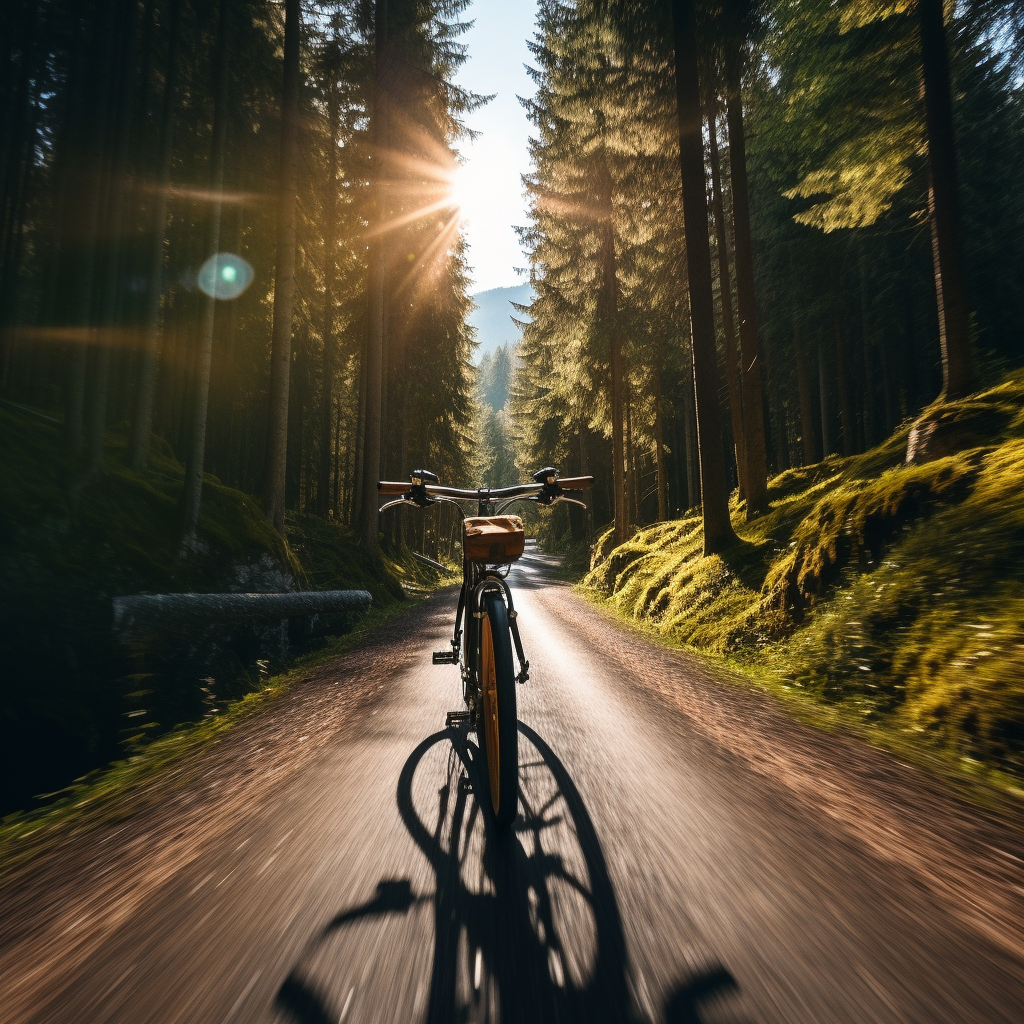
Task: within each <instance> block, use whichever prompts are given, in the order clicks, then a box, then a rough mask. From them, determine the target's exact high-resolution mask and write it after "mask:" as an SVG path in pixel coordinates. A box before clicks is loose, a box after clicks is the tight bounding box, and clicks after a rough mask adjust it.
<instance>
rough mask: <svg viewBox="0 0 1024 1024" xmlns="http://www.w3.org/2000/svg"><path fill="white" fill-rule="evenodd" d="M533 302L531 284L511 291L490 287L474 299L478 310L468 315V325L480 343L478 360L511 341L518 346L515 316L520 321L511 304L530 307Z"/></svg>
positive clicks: (478, 293) (519, 285)
mask: <svg viewBox="0 0 1024 1024" xmlns="http://www.w3.org/2000/svg"><path fill="white" fill-rule="evenodd" d="M532 299H533V287H532V286H531V285H530V284H518V285H514V286H513V287H511V288H489V289H488V290H487V291H485V292H477V293H476V295H474V296H473V301H474V302H475V303H476V307H477V308H476V309H474V310H473V312H472V313H470V314H469V322H470V323H471V324H472V325H473V326H474V327H475V328H476V340H477V341H478V342H479V343H480V345H479V347H478V348H477V350H476V356H475V361H476V362H479V361H480V360H481V359H482V358H483V357H484V356H485V355H487V354H489V353H491V352H493V351H494V350H495V349H496V348H498V347H500V346H501V345H505V344H507V343H509V342H511V343H512V344H517V343H518V341H519V328H518V327H516V325H515V324H514V323H512V317H513V316H516V317H517V319H521V318H520V317H519V314H518V313H516V311H515V309H513V308H512V305H511V303H513V302H519V303H522V304H523V305H524V306H525V305H529V303H530V301H531V300H532Z"/></svg>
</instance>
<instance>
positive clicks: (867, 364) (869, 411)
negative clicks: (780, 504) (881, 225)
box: [860, 253, 875, 450]
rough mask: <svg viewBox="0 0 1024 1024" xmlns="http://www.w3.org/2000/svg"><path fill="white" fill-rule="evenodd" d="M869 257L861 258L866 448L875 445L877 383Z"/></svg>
mask: <svg viewBox="0 0 1024 1024" xmlns="http://www.w3.org/2000/svg"><path fill="white" fill-rule="evenodd" d="M867 277H868V271H867V257H866V256H865V255H864V254H863V253H861V257H860V322H861V341H862V343H863V345H864V448H865V450H867V449H868V448H873V447H874V445H875V382H874V380H873V377H874V374H873V373H872V368H871V325H870V323H869V305H868V285H867Z"/></svg>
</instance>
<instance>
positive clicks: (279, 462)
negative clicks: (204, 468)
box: [263, 0, 299, 533]
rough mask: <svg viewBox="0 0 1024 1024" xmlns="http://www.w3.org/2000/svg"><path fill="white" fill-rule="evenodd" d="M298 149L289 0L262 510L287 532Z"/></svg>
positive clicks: (295, 15) (295, 38) (295, 42)
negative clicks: (286, 493)
mask: <svg viewBox="0 0 1024 1024" xmlns="http://www.w3.org/2000/svg"><path fill="white" fill-rule="evenodd" d="M298 151H299V0H285V15H284V94H283V98H282V104H281V163H280V168H281V169H280V176H279V180H278V200H277V261H276V264H275V274H274V327H273V335H272V341H271V350H270V408H269V414H268V416H267V447H266V456H265V458H264V465H263V479H264V482H263V508H264V511H265V512H266V514H267V518H268V519H269V520H270V521H271V523H272V524H273V526H274V529H276V530H277V531H278V533H284V492H285V468H286V465H287V458H288V391H289V376H290V370H291V359H292V302H293V299H294V295H295V241H296V238H295V205H296V191H297V164H298Z"/></svg>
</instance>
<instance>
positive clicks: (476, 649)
mask: <svg viewBox="0 0 1024 1024" xmlns="http://www.w3.org/2000/svg"><path fill="white" fill-rule="evenodd" d="M593 483H594V478H593V477H591V476H580V477H571V478H568V477H567V478H565V479H562V480H560V479H559V476H558V470H557V469H554V468H553V467H551V466H548V467H546V468H544V469H541V470H538V471H537V472H536V473H534V474H533V483H529V484H518V485H516V486H514V487H499V488H488V487H482V488H478V489H476V490H466V489H462V488H457V487H443V486H441V484H440V482H439V480H438V478H437V476H436V474H434V473H431V472H430V471H429V470H416V471H415V472H413V473H412V475H411V482H410V483H405V482H396V481H387V480H382V481H380V482H379V483H378V484H377V491H378V493H379V494H382V495H394V494H398V495H401V497H399V498H396V499H395V500H394V501H389V502H387V503H386V504H384V505H382V506H381V508H380V511H381V512H384V511H386V510H387V509H389V508H393V507H395V506H396V505H415V506H417V507H418V508H428V507H429V506H431V505H435V504H437V503H439V502H447V503H449V504H452V505H454V506H455V507H456V508H458V509H459V512H460V514H461V515H462V552H463V558H462V590H461V591H460V593H459V604H458V609H457V610H456V613H455V629H454V633H453V635H452V640H451V650H450V651H436V652H435V653H434V655H433V659H432V660H433V663H434V664H435V665H459V666H460V668H461V673H462V685H463V699H464V701H465V704H466V708H465V710H464V711H450V712H448V715H447V718H446V721H445V724H446V727H448V728H452V727H454V726H464V727H468V728H469V729H474V730H476V734H477V738H478V740H479V742H480V749H481V752H482V753H483V757H484V762H485V765H486V769H487V780H488V787H489V790H490V800H489V801H482V802H483V803H484V804H485V805H489V807H490V812H491V817H492V818H493V820H494V821H495V822H496V823H497V824H499V825H501V826H508V825H511V823H512V822H513V821H514V820H515V817H516V813H517V812H518V807H519V750H518V739H517V728H518V717H517V713H516V685H517V684H518V685H522V684H523V683H525V682H526V680H527V679H528V678H529V675H530V663H529V662H528V661H527V660H526V655H525V654H524V652H523V643H522V640H521V639H520V637H519V624H518V622H517V620H516V610H515V605H514V604H513V602H512V592H511V590H510V589H509V586H508V584H507V583H506V582H505V578H506V576H507V575H508V572H509V570H510V569H511V566H512V563H513V562H515V561H517V560H518V559H519V558H520V557H521V556H522V554H523V551H524V548H525V544H526V534H525V530H524V527H523V521H522V519H520V518H519V517H518V516H510V515H505V513H506V512H507V511H508V509H509V508H510V507H511V506H512V505H514V504H515V503H516V502H518V501H534V502H537V503H538V504H540V505H545V506H551V505H554V504H555V503H557V502H559V501H568V502H572V503H573V504H576V505H581V506H582V507H583V508H586V507H587V506H586V504H585V503H584V502H582V501H578V500H577V499H575V498H570V497H568V496H567V495H566V494H565V492H566V491H567V490H568V491H583V490H587V489H589V488H590V487H592V486H593ZM463 502H475V503H476V506H477V514H476V515H475V516H469V515H466V512H465V509H464V508H463V505H462V504H461V503H463ZM463 623H464V625H463ZM463 640H464V641H465V642H464V643H463ZM513 649H514V650H515V654H516V658H517V660H518V661H519V672H518V673H516V672H515V669H514V665H513V662H512V652H513Z"/></svg>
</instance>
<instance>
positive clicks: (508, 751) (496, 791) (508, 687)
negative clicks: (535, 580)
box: [477, 591, 519, 825]
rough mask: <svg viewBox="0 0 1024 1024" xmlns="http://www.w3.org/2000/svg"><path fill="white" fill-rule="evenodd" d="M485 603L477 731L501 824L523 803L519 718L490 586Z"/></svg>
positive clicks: (502, 623)
mask: <svg viewBox="0 0 1024 1024" xmlns="http://www.w3.org/2000/svg"><path fill="white" fill-rule="evenodd" d="M483 604H484V617H483V619H481V620H480V691H481V706H480V714H479V718H478V722H477V735H478V737H479V739H480V746H481V748H482V750H483V754H484V761H485V762H486V765H487V781H488V788H489V790H490V801H489V803H490V809H491V813H492V814H493V816H494V820H495V821H496V822H497V823H498V824H499V825H511V824H512V822H513V821H515V817H516V812H517V811H518V809H519V734H518V725H519V721H518V718H517V717H516V680H515V673H514V672H513V669H512V638H511V635H510V633H509V626H508V610H507V609H506V607H505V602H504V601H502V599H501V596H500V595H499V594H497V593H494V592H493V591H490V592H488V593H486V594H484V602H483ZM484 802H485V803H487V802H488V801H484Z"/></svg>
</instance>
